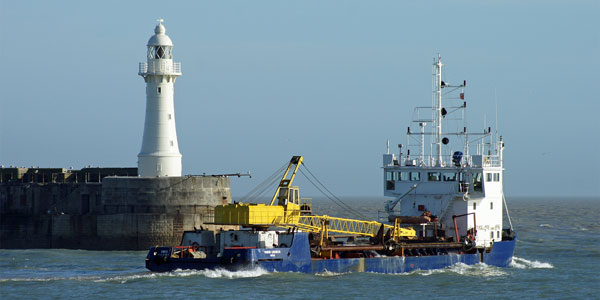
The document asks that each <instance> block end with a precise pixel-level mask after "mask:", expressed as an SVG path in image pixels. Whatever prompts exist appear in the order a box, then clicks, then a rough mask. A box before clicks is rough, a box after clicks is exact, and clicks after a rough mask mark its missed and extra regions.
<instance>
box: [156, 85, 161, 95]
mask: <svg viewBox="0 0 600 300" xmlns="http://www.w3.org/2000/svg"><path fill="white" fill-rule="evenodd" d="M156 92H157V93H159V94H160V93H162V88H161V87H160V86H159V87H157V88H156Z"/></svg>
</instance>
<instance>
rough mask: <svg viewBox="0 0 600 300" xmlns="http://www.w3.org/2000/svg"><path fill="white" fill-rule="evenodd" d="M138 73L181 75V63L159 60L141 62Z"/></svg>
mask: <svg viewBox="0 0 600 300" xmlns="http://www.w3.org/2000/svg"><path fill="white" fill-rule="evenodd" d="M138 74H140V75H145V74H165V75H181V63H179V62H170V61H161V60H157V61H151V62H150V63H147V62H141V63H140V65H139V70H138Z"/></svg>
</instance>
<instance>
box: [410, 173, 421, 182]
mask: <svg viewBox="0 0 600 300" xmlns="http://www.w3.org/2000/svg"><path fill="white" fill-rule="evenodd" d="M410 181H421V173H419V172H410Z"/></svg>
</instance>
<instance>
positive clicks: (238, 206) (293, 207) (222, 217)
mask: <svg viewBox="0 0 600 300" xmlns="http://www.w3.org/2000/svg"><path fill="white" fill-rule="evenodd" d="M301 164H302V156H293V157H292V159H291V160H290V163H289V164H288V167H287V169H286V171H285V173H284V174H283V177H282V178H281V181H280V182H279V186H277V190H276V191H275V195H273V198H272V199H271V202H270V204H269V205H265V204H244V203H233V204H228V205H219V206H217V207H216V208H215V224H223V225H241V226H248V227H270V226H279V227H287V228H299V229H301V230H304V231H308V232H313V233H317V234H320V245H321V246H323V245H324V244H325V243H327V240H328V238H329V233H330V232H331V233H342V234H350V235H358V236H368V237H376V236H377V235H378V234H380V232H381V231H382V230H383V232H384V233H385V232H387V233H388V235H389V237H390V239H392V240H393V241H395V242H398V241H399V240H400V239H401V238H413V237H414V236H415V235H416V234H415V231H414V229H412V228H403V227H400V224H399V223H398V222H396V223H395V224H394V225H388V224H383V223H380V222H377V221H365V220H356V219H345V218H337V217H330V216H326V215H324V216H317V215H307V213H308V212H310V211H311V209H310V205H308V204H303V203H301V198H300V191H299V188H298V187H297V186H292V183H293V181H294V178H295V177H296V173H297V172H298V168H299V167H300V165H301ZM292 169H293V171H292V173H291V175H290V171H291V170H292ZM288 175H290V176H289V178H288ZM275 200H277V204H275ZM301 208H302V209H301Z"/></svg>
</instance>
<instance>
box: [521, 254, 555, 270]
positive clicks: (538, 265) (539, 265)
mask: <svg viewBox="0 0 600 300" xmlns="http://www.w3.org/2000/svg"><path fill="white" fill-rule="evenodd" d="M510 266H511V267H513V268H517V269H552V268H554V266H553V265H552V264H551V263H547V262H540V261H537V260H535V261H531V260H527V259H524V258H520V257H516V256H514V257H513V259H512V261H511V262H510Z"/></svg>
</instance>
